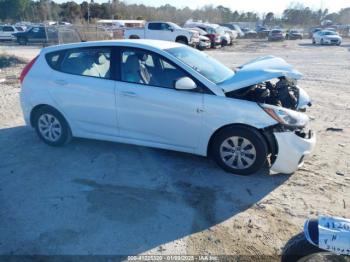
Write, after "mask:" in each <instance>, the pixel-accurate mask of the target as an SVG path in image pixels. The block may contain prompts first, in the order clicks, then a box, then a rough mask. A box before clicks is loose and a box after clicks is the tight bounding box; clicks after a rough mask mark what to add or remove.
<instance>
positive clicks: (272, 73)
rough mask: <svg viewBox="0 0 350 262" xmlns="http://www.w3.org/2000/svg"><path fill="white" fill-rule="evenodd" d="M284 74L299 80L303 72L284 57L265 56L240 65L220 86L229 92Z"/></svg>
mask: <svg viewBox="0 0 350 262" xmlns="http://www.w3.org/2000/svg"><path fill="white" fill-rule="evenodd" d="M283 76H284V77H287V78H290V79H295V80H297V79H300V78H301V76H302V74H301V73H300V72H299V71H297V70H295V69H294V68H293V67H292V66H291V65H290V64H288V63H287V62H286V61H285V60H283V59H282V58H279V57H275V56H264V57H259V58H257V59H254V60H252V61H250V62H248V63H246V64H244V65H242V66H240V67H239V68H238V69H237V70H236V73H235V74H234V76H232V77H231V78H229V79H227V80H225V81H224V82H222V83H220V84H219V86H220V88H222V89H223V90H224V92H225V93H227V92H231V91H235V90H238V89H241V88H244V87H247V86H251V85H255V84H259V83H261V82H264V81H268V80H271V79H274V78H278V77H283Z"/></svg>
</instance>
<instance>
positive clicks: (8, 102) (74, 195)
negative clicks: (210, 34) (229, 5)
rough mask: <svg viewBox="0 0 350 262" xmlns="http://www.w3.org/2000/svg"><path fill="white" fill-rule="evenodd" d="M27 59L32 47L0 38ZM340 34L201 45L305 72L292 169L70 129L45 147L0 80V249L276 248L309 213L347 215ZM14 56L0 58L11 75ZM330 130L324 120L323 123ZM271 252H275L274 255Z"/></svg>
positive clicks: (348, 139) (223, 251)
mask: <svg viewBox="0 0 350 262" xmlns="http://www.w3.org/2000/svg"><path fill="white" fill-rule="evenodd" d="M3 50H6V53H8V54H16V55H19V56H21V57H24V58H26V59H30V58H32V57H33V56H35V55H36V54H37V52H38V49H37V48H21V49H20V48H18V47H17V48H13V47H11V48H6V47H1V48H0V53H1V51H3ZM349 51H350V43H349V42H345V43H344V44H343V46H341V47H326V46H322V47H320V46H312V45H311V44H310V41H309V40H303V41H288V42H287V41H286V42H283V43H267V42H263V41H248V40H247V41H245V40H242V41H239V42H238V43H237V44H236V45H235V46H233V47H226V48H224V49H218V50H212V51H208V54H210V55H212V56H214V57H216V58H217V59H218V60H220V61H222V62H223V63H225V64H226V65H228V66H231V67H236V66H238V65H240V64H242V63H244V62H247V61H248V60H250V59H253V58H255V57H257V56H262V55H276V56H280V57H283V58H285V59H286V60H287V61H288V62H289V63H291V64H293V65H294V66H295V67H296V68H297V69H298V70H299V71H301V72H302V73H304V78H303V79H302V80H301V81H300V86H302V87H303V88H305V89H306V91H307V92H308V93H309V94H310V95H311V97H312V98H313V104H314V105H313V107H312V108H311V109H310V110H309V115H310V116H311V117H312V119H313V120H312V125H313V127H314V130H315V132H316V134H317V139H318V143H317V147H316V150H315V152H314V153H313V154H312V155H311V156H310V157H309V158H308V159H306V162H305V165H304V167H302V168H301V169H300V170H298V171H297V172H296V173H294V174H293V175H279V174H278V175H270V174H269V173H268V171H267V170H263V171H261V172H260V173H258V174H255V175H252V176H249V177H240V176H234V175H230V174H228V173H225V172H223V171H221V170H220V169H219V168H218V167H217V166H216V165H215V164H214V163H213V162H212V161H210V160H207V159H206V158H203V157H198V156H194V155H190V154H183V153H177V152H171V151H165V150H159V149H152V148H145V147H138V146H131V145H124V144H117V143H109V142H101V141H94V140H84V139H75V140H74V141H73V142H72V143H71V144H69V145H67V146H66V147H63V148H51V147H48V146H46V145H45V144H43V143H42V142H40V141H39V139H38V138H37V136H36V134H35V133H34V132H33V130H32V129H31V128H28V127H25V126H24V122H23V119H22V114H21V110H20V106H19V91H20V89H19V85H18V82H17V81H15V80H11V79H10V80H8V81H6V82H5V83H0V254H46V255H47V254H48V255H52V254H56V255H57V254H75V255H76V254H82V255H84V254H106V255H116V254H119V255H128V254H172V255H174V254H188V255H196V254H198V255H208V254H211V255H244V256H247V258H248V259H249V258H250V259H251V260H256V259H257V257H261V258H262V257H264V256H266V255H272V256H276V255H279V254H280V253H281V250H282V248H283V246H284V245H285V244H286V242H287V241H288V240H289V239H290V238H291V237H292V236H293V235H295V234H296V233H298V232H300V231H301V230H302V226H303V223H304V221H305V219H306V218H312V217H316V216H317V215H319V214H328V215H335V216H343V217H350V211H349V210H350V209H349V206H350V190H349V185H350V168H349V164H350V160H349V153H350V118H349V113H350V89H349V83H350V73H349V72H350V71H349V70H350V52H349ZM22 67H23V65H18V66H14V67H10V68H7V69H3V70H2V71H1V72H0V79H1V78H4V77H6V76H18V75H19V73H20V70H21V68H22ZM330 127H335V128H340V129H341V131H338V132H334V131H327V128H330ZM276 259H277V257H276Z"/></svg>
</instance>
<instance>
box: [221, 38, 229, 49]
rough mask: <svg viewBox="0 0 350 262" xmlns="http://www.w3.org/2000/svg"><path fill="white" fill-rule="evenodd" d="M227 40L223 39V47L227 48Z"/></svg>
mask: <svg viewBox="0 0 350 262" xmlns="http://www.w3.org/2000/svg"><path fill="white" fill-rule="evenodd" d="M227 44H228V43H227V40H226V39H222V40H221V46H222V47H224V46H227Z"/></svg>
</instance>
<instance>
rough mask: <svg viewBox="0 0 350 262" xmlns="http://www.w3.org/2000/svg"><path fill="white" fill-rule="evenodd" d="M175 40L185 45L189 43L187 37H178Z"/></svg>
mask: <svg viewBox="0 0 350 262" xmlns="http://www.w3.org/2000/svg"><path fill="white" fill-rule="evenodd" d="M175 42H176V43H179V44H183V45H188V42H187V40H185V39H183V38H179V39H176V41H175Z"/></svg>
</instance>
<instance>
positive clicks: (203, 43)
mask: <svg viewBox="0 0 350 262" xmlns="http://www.w3.org/2000/svg"><path fill="white" fill-rule="evenodd" d="M186 29H188V30H191V31H195V32H197V33H198V34H199V44H198V46H197V48H198V49H199V50H204V49H208V48H210V47H211V42H210V38H209V37H207V35H208V34H207V32H205V31H204V30H203V29H200V28H198V27H192V28H186Z"/></svg>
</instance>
